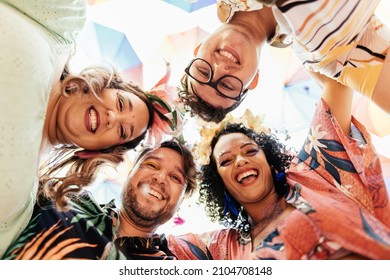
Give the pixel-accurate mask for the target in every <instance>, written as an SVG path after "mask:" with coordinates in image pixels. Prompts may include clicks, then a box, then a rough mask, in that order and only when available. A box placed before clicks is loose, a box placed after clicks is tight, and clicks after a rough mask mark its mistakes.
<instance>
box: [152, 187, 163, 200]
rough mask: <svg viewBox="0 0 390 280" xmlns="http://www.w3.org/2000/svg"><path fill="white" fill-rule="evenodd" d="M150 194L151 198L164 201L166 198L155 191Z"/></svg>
mask: <svg viewBox="0 0 390 280" xmlns="http://www.w3.org/2000/svg"><path fill="white" fill-rule="evenodd" d="M149 194H150V195H151V196H154V197H155V198H157V199H158V200H163V199H164V197H163V196H162V195H161V194H160V193H158V192H156V191H155V190H152V189H150V191H149Z"/></svg>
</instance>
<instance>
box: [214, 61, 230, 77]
mask: <svg viewBox="0 0 390 280" xmlns="http://www.w3.org/2000/svg"><path fill="white" fill-rule="evenodd" d="M229 72H230V71H229V66H228V65H227V64H226V63H224V62H223V61H219V62H216V63H214V77H215V78H214V79H218V78H219V77H222V76H224V75H226V74H229Z"/></svg>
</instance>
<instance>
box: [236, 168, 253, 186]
mask: <svg viewBox="0 0 390 280" xmlns="http://www.w3.org/2000/svg"><path fill="white" fill-rule="evenodd" d="M257 176H258V173H257V171H256V170H254V169H252V170H248V171H245V172H243V173H240V174H238V176H237V177H236V179H237V182H238V183H240V184H242V183H250V182H252V181H254V180H256V178H257Z"/></svg>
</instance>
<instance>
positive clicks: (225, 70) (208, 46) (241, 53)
mask: <svg viewBox="0 0 390 280" xmlns="http://www.w3.org/2000/svg"><path fill="white" fill-rule="evenodd" d="M259 53H260V52H259V44H257V43H255V41H254V39H253V38H252V37H251V36H250V34H248V30H247V28H245V27H242V26H235V27H231V26H229V25H227V24H225V25H222V26H221V27H220V28H219V29H218V30H217V31H215V32H213V33H212V34H211V35H210V36H209V37H208V38H207V39H206V40H205V41H204V42H203V43H202V44H201V45H200V47H199V50H198V53H197V55H196V56H197V57H199V58H202V59H204V60H206V61H207V62H208V63H209V64H210V65H211V66H212V69H213V71H214V73H213V74H214V76H213V81H216V80H218V79H219V78H220V77H222V76H224V75H232V76H234V77H236V78H238V79H239V80H241V81H242V83H243V89H244V90H245V89H247V88H248V87H250V88H253V87H255V84H256V83H257V77H258V76H257V75H258V66H259V61H260V54H259ZM188 83H189V85H188V88H189V91H191V92H193V93H194V94H196V95H197V96H198V97H200V98H201V99H203V100H204V101H205V102H206V103H208V104H210V105H211V106H213V107H215V108H219V107H220V108H223V109H226V108H229V107H231V106H233V105H234V104H235V103H237V101H235V100H232V99H227V98H224V97H222V96H220V95H218V93H217V91H216V90H215V89H214V88H212V87H210V86H208V85H206V84H201V83H198V82H197V81H195V80H194V79H192V78H191V77H189V78H188Z"/></svg>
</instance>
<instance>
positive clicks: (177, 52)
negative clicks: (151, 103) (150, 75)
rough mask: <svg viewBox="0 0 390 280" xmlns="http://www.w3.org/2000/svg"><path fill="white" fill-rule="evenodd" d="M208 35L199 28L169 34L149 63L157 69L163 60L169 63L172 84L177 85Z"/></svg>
mask: <svg viewBox="0 0 390 280" xmlns="http://www.w3.org/2000/svg"><path fill="white" fill-rule="evenodd" d="M208 34H209V33H208V32H207V31H205V30H203V29H202V28H200V27H198V26H195V27H192V28H189V29H185V30H183V31H180V32H176V33H171V34H168V35H166V36H165V38H164V39H163V40H162V42H161V43H160V44H159V47H158V48H157V49H156V52H155V53H154V54H153V55H152V57H151V58H150V60H149V63H152V64H153V65H154V66H153V67H155V66H156V65H158V64H161V62H162V61H163V60H165V61H166V62H168V63H169V64H170V65H171V66H172V67H171V69H172V73H171V77H172V79H171V80H170V82H172V83H177V82H178V81H179V79H180V77H181V76H182V75H183V73H184V72H183V71H184V68H185V67H186V65H187V63H188V62H189V60H190V59H191V58H192V57H193V53H194V49H195V48H196V46H197V45H199V44H200V43H201V42H202V41H203V40H204V39H205V38H206V36H207V35H208Z"/></svg>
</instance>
